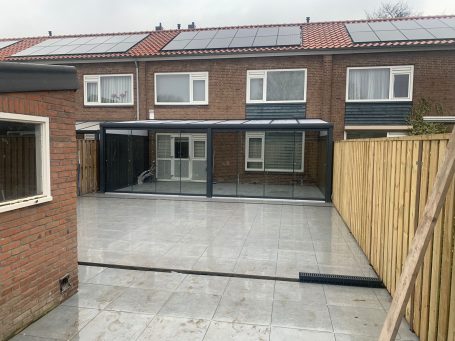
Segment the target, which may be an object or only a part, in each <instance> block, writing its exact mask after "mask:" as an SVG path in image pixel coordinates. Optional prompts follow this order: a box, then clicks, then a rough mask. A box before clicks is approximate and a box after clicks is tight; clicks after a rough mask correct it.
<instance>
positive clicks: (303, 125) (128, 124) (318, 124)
mask: <svg viewBox="0 0 455 341" xmlns="http://www.w3.org/2000/svg"><path fill="white" fill-rule="evenodd" d="M332 126H333V125H332V123H329V122H326V121H323V120H320V119H280V120H144V121H123V122H104V123H101V128H115V129H122V128H123V129H135V128H137V129H173V128H175V129H208V128H213V129H277V128H279V129H315V130H324V129H328V128H331V127H332Z"/></svg>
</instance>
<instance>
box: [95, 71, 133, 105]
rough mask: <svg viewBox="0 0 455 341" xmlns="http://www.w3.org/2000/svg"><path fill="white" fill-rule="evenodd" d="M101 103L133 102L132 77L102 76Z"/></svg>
mask: <svg viewBox="0 0 455 341" xmlns="http://www.w3.org/2000/svg"><path fill="white" fill-rule="evenodd" d="M100 82H101V103H131V102H132V97H131V96H132V94H131V77H129V76H107V77H101V80H100Z"/></svg>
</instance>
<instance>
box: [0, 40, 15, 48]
mask: <svg viewBox="0 0 455 341" xmlns="http://www.w3.org/2000/svg"><path fill="white" fill-rule="evenodd" d="M17 42H19V40H7V41H0V49H3V48H5V47H8V46H11V45H13V44H16V43H17Z"/></svg>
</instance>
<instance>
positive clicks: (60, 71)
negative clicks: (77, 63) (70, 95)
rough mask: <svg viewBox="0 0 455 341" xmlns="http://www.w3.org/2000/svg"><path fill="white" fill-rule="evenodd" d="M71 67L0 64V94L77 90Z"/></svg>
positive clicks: (74, 74) (75, 77)
mask: <svg viewBox="0 0 455 341" xmlns="http://www.w3.org/2000/svg"><path fill="white" fill-rule="evenodd" d="M78 87H79V83H78V81H77V76H76V68H75V67H73V66H57V65H41V64H30V63H28V64H27V63H3V62H0V93H2V92H3V93H6V92H24V91H54V90H77V89H78Z"/></svg>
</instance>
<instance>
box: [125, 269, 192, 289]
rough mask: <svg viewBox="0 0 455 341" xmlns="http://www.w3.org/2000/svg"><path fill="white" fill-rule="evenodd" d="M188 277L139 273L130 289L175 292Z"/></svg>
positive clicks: (172, 274) (173, 273) (166, 273)
mask: <svg viewBox="0 0 455 341" xmlns="http://www.w3.org/2000/svg"><path fill="white" fill-rule="evenodd" d="M186 276H187V275H185V274H181V273H176V272H157V271H138V274H137V276H135V278H134V281H133V282H132V283H131V285H130V287H131V288H142V289H159V290H170V291H173V290H175V289H176V288H177V287H178V286H179V285H180V283H181V282H182V281H183V279H184V278H185V277H186Z"/></svg>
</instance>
